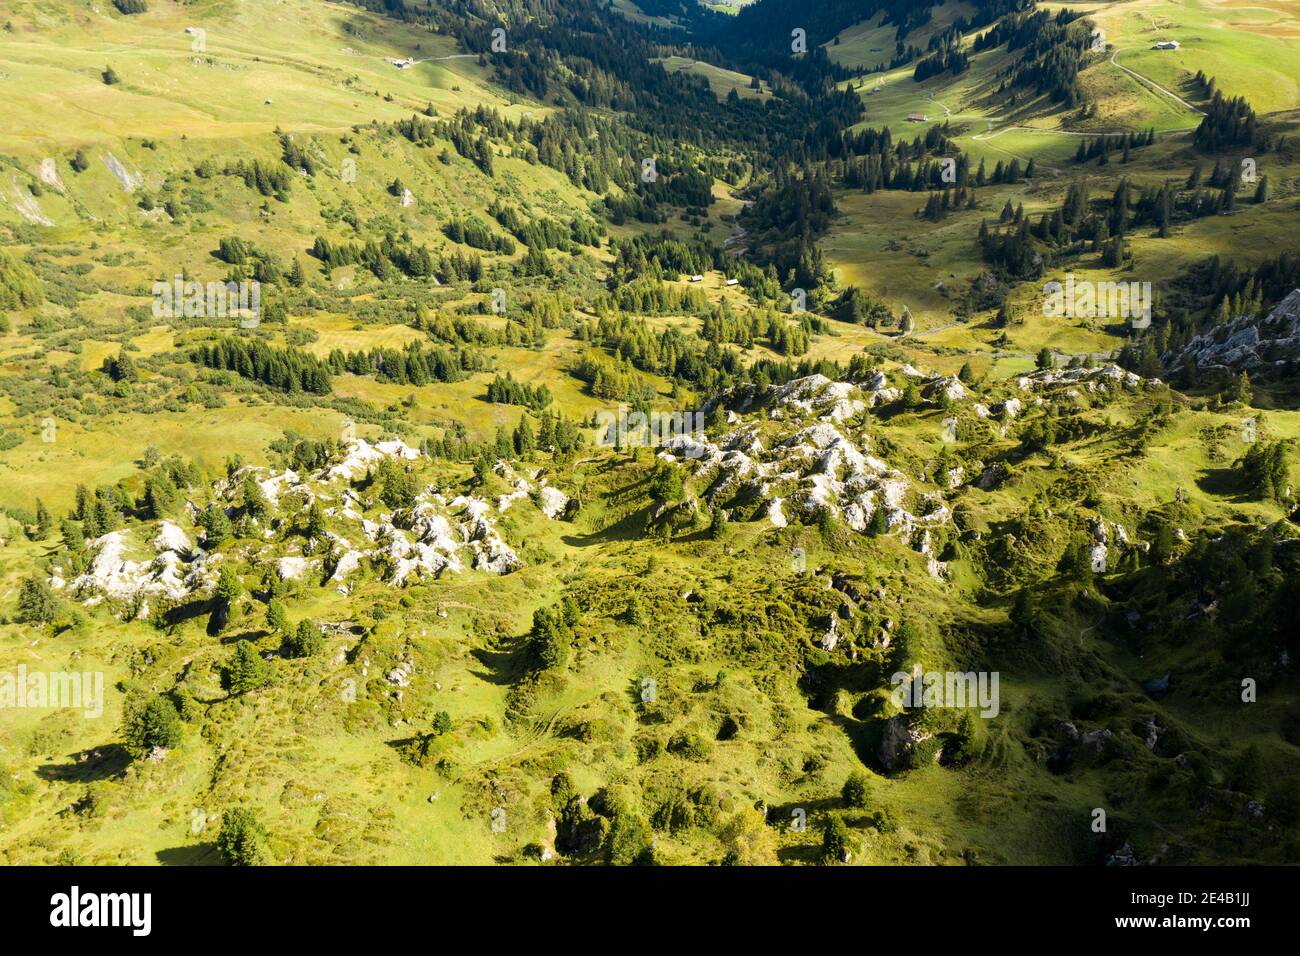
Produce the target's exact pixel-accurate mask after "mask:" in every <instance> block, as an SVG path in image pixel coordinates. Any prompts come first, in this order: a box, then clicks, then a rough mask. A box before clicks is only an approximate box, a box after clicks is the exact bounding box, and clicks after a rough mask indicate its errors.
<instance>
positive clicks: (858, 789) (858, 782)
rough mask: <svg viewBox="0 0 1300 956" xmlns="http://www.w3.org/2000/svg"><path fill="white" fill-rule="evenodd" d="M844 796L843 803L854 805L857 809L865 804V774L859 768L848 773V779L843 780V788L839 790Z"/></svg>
mask: <svg viewBox="0 0 1300 956" xmlns="http://www.w3.org/2000/svg"><path fill="white" fill-rule="evenodd" d="M840 793H841V795H842V796H843V797H844V803H845V804H846V805H847V806H850V807H856V808H858V809H859V810H862V809H865V808H866V806H867V797H868V793H867V775H866V774H865V773H863V772H862V771H860V770H855V771H854V772H853V773H851V774H849V779H847V780H845V781H844V789H842V790H841V791H840Z"/></svg>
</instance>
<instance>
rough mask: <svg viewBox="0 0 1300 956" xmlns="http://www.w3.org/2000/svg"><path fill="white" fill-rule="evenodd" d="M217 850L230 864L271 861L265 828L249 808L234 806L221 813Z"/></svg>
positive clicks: (260, 864) (256, 863)
mask: <svg viewBox="0 0 1300 956" xmlns="http://www.w3.org/2000/svg"><path fill="white" fill-rule="evenodd" d="M217 850H218V851H219V852H220V853H221V858H222V859H223V860H225V861H226V863H227V864H229V865H230V866H265V865H266V864H268V863H270V862H271V854H270V853H269V852H268V851H267V849H266V830H265V828H264V827H263V826H262V824H261V823H259V822H258V819H257V817H256V816H254V815H253V812H252V811H251V810H246V809H244V808H243V807H235V808H233V809H230V810H227V811H226V812H225V813H223V814H222V815H221V832H220V833H219V834H217Z"/></svg>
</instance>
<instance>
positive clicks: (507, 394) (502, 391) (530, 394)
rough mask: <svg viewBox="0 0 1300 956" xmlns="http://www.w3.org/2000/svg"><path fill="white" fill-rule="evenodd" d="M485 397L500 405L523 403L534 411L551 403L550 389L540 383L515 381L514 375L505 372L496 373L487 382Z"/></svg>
mask: <svg viewBox="0 0 1300 956" xmlns="http://www.w3.org/2000/svg"><path fill="white" fill-rule="evenodd" d="M487 398H488V401H489V402H496V403H499V404H502V405H523V406H524V407H525V408H531V409H533V410H534V411H540V410H541V409H543V408H545V407H546V406H547V405H549V404H551V402H552V400H553V396H552V395H551V390H550V389H549V388H547V387H546V385H545V384H542V385H529V384H528V383H527V382H518V381H515V377H514V376H513V375H512V374H511V373H510V372H506V374H505V375H504V376H501V375H498V376H496V378H494V379H493V380H492V381H491V382H489V383H488V388H487Z"/></svg>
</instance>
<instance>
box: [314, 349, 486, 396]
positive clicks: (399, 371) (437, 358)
mask: <svg viewBox="0 0 1300 956" xmlns="http://www.w3.org/2000/svg"><path fill="white" fill-rule="evenodd" d="M488 367H489V366H488V358H487V356H486V355H485V354H484V353H483V352H482V351H480V350H479V349H470V348H459V349H444V348H438V347H426V346H424V345H423V344H421V343H420V342H410V343H408V344H407V345H406V346H405V347H403V348H401V349H391V348H373V349H371V350H370V351H368V352H347V353H345V352H343V351H342V350H341V349H334V350H332V351H331V352H330V354H329V356H328V357H327V358H326V359H325V370H326V371H327V372H328V373H330V374H333V375H341V374H342V373H344V372H349V373H351V374H353V375H368V376H373V377H374V378H377V379H378V380H379V381H381V382H393V383H395V384H398V385H415V386H420V385H428V384H430V383H431V382H460V381H464V380H465V379H466V378H468V377H469V376H470V375H472V374H473V373H475V372H481V371H483V370H484V369H486V368H488Z"/></svg>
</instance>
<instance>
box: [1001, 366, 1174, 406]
mask: <svg viewBox="0 0 1300 956" xmlns="http://www.w3.org/2000/svg"><path fill="white" fill-rule="evenodd" d="M1016 384H1017V385H1018V387H1019V388H1020V390H1021V391H1022V392H1043V391H1047V390H1050V389H1053V388H1056V387H1065V386H1076V385H1083V386H1085V387H1086V388H1087V389H1088V391H1090V392H1096V391H1100V390H1101V389H1102V388H1105V387H1108V386H1109V387H1124V388H1133V389H1136V388H1141V387H1143V386H1147V387H1149V386H1153V385H1159V384H1160V380H1159V379H1155V378H1143V377H1142V376H1140V375H1135V374H1134V373H1133V372H1126V371H1125V370H1124V369H1122V368H1120V367H1119V366H1118V365H1103V366H1101V367H1100V368H1082V367H1076V368H1046V369H1039V370H1038V371H1037V372H1030V373H1029V374H1028V375H1022V376H1021V377H1020V378H1019V379H1017V382H1016ZM1019 404H1020V403H1019V402H1017V403H1016V409H1015V410H1014V411H1011V414H1012V415H1013V416H1014V414H1015V413H1016V412H1017V411H1019Z"/></svg>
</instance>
